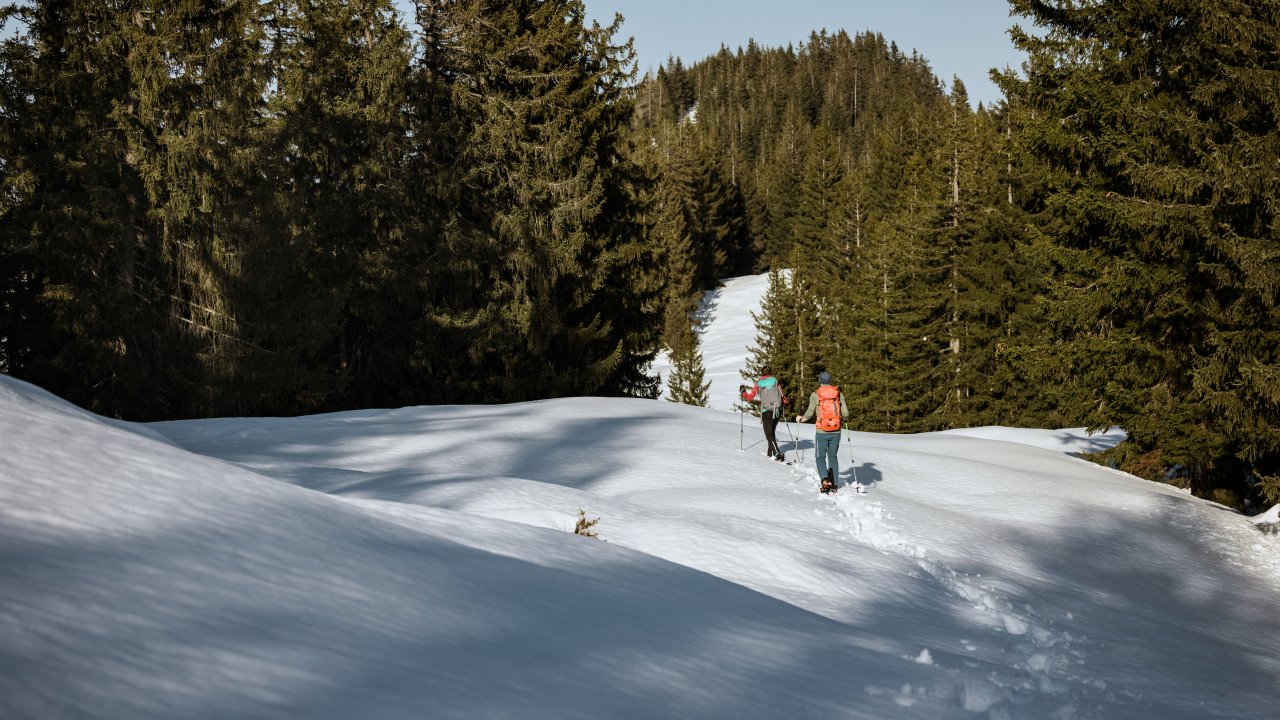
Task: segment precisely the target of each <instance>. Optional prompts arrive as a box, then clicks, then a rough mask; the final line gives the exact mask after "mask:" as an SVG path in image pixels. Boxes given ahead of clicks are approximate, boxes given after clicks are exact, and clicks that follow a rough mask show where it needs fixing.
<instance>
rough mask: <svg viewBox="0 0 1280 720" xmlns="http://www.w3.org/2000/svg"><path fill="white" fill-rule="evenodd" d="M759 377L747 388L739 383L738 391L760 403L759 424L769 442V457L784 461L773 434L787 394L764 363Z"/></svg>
mask: <svg viewBox="0 0 1280 720" xmlns="http://www.w3.org/2000/svg"><path fill="white" fill-rule="evenodd" d="M760 372H761V374H760V379H759V380H756V382H755V384H754V385H752V386H751V389H750V390H748V389H747V386H746V385H739V386H738V392H740V393H742V399H743V400H745V401H747V402H752V401H756V400H757V399H758V401H759V403H760V424H761V425H762V426H763V427H764V439H765V440H767V441H768V443H769V453H768V454H769V457H771V458H773V459H775V460H777V461H778V462H786V458H785V457H783V455H782V450H780V449H779V448H778V439H777V438H776V437H775V436H774V433H775V431H776V430H777V429H778V419H779V418H781V417H782V408H784V407H785V406H786V405H787V394H786V392H784V391H783V389H782V384H781V383H779V382H778V379H777V378H775V377H774V376H773V371H772V370H770V369H769V367H768V366H767V365H766V366H765V367H763V368H761V371H760Z"/></svg>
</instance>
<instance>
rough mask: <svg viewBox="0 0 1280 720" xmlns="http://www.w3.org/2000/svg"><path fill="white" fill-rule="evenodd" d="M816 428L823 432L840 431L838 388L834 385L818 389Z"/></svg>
mask: <svg viewBox="0 0 1280 720" xmlns="http://www.w3.org/2000/svg"><path fill="white" fill-rule="evenodd" d="M816 427H817V428H818V429H819V430H821V431H823V432H836V431H837V430H839V429H840V388H838V387H836V386H835V385H823V386H822V387H820V388H818V422H817V425H816Z"/></svg>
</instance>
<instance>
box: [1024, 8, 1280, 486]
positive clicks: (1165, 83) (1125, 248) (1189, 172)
mask: <svg viewBox="0 0 1280 720" xmlns="http://www.w3.org/2000/svg"><path fill="white" fill-rule="evenodd" d="M1013 6H1014V9H1015V11H1017V12H1018V13H1019V14H1022V15H1025V16H1028V17H1030V18H1031V19H1033V20H1034V21H1035V22H1036V23H1037V24H1038V25H1040V26H1042V27H1044V28H1045V29H1046V32H1045V33H1044V34H1043V35H1032V34H1030V33H1026V32H1017V33H1015V42H1016V43H1017V45H1018V46H1019V47H1021V48H1023V49H1024V50H1026V51H1027V52H1028V53H1029V55H1030V62H1029V65H1028V67H1029V72H1028V76H1027V78H1026V79H1025V80H1022V79H1019V78H1017V77H1016V76H1013V75H1012V74H1006V75H1004V76H1002V78H1001V84H1002V86H1003V87H1004V89H1005V92H1006V94H1008V95H1009V96H1010V98H1011V99H1013V100H1014V101H1016V103H1015V107H1017V108H1021V109H1023V110H1024V115H1023V117H1022V118H1021V121H1022V122H1023V123H1024V130H1023V132H1022V146H1023V148H1024V149H1025V150H1026V151H1027V152H1028V153H1029V155H1030V156H1031V157H1032V158H1035V159H1038V160H1039V161H1042V162H1044V163H1045V164H1046V165H1047V166H1048V167H1049V168H1050V169H1051V172H1052V174H1051V175H1050V177H1049V193H1050V194H1049V195H1048V198H1047V201H1046V204H1045V206H1044V207H1043V212H1042V213H1041V217H1040V222H1039V223H1038V225H1037V228H1038V231H1039V235H1038V240H1037V242H1038V246H1039V248H1040V249H1041V251H1042V252H1044V253H1046V254H1047V255H1048V256H1049V257H1051V258H1052V260H1053V263H1054V278H1053V279H1054V284H1053V288H1052V290H1053V294H1052V300H1053V305H1052V314H1051V318H1052V320H1053V322H1054V326H1055V330H1056V335H1057V339H1058V342H1056V343H1055V344H1054V345H1053V346H1052V349H1051V352H1052V356H1051V357H1050V356H1049V355H1048V354H1046V356H1045V357H1044V361H1043V364H1042V365H1041V370H1042V374H1043V376H1044V377H1046V378H1049V379H1051V380H1052V381H1053V382H1052V383H1049V385H1054V384H1058V385H1059V386H1060V387H1063V388H1064V389H1066V390H1067V392H1065V393H1063V394H1062V395H1061V396H1060V399H1061V401H1062V402H1064V403H1067V404H1069V406H1070V407H1073V408H1075V409H1076V411H1077V412H1080V413H1087V415H1086V417H1087V419H1088V422H1089V424H1090V425H1091V426H1094V427H1105V426H1108V425H1119V426H1121V427H1123V428H1125V430H1126V431H1128V433H1129V437H1130V441H1129V442H1130V444H1131V445H1132V446H1133V447H1134V448H1135V450H1136V451H1137V452H1142V453H1146V454H1147V456H1148V459H1149V460H1152V461H1154V462H1152V463H1150V464H1156V465H1165V466H1170V467H1173V466H1176V467H1181V468H1183V469H1185V472H1186V474H1187V476H1188V480H1189V483H1190V485H1191V487H1192V489H1193V491H1195V492H1196V493H1197V494H1200V495H1207V494H1209V493H1210V492H1211V491H1212V490H1213V488H1215V487H1227V488H1231V487H1235V488H1239V487H1240V486H1241V485H1242V484H1243V482H1244V479H1245V478H1247V477H1249V476H1251V475H1264V476H1266V475H1275V474H1276V472H1277V467H1276V457H1277V453H1280V375H1277V373H1276V372H1275V370H1274V369H1275V368H1276V367H1280V333H1278V332H1277V328H1278V327H1280V307H1278V303H1277V300H1278V299H1280V291H1278V290H1277V288H1280V236H1278V235H1277V228H1278V227H1280V222H1277V218H1276V208H1277V207H1280V202H1277V192H1278V191H1277V188H1280V182H1277V177H1278V176H1280V169H1278V168H1277V167H1276V164H1275V155H1276V153H1275V148H1276V147H1277V143H1280V94H1278V93H1277V92H1276V90H1275V89H1276V87H1277V85H1278V84H1280V65H1277V62H1276V53H1275V48H1276V47H1277V46H1280V3H1277V2H1275V0H1265V1H1264V2H1243V1H1242V0H1228V1H1226V2H1219V3H1201V2H1193V1H1192V0H1148V1H1147V2H1135V3H1118V2H1102V3H1074V2H1040V1H1038V0H1014V2H1013Z"/></svg>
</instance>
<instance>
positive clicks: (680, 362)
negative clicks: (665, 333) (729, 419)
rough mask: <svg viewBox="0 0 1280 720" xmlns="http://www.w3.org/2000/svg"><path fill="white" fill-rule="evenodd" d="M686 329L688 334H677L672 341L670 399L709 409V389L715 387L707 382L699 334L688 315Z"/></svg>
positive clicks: (685, 331)
mask: <svg viewBox="0 0 1280 720" xmlns="http://www.w3.org/2000/svg"><path fill="white" fill-rule="evenodd" d="M682 327H683V328H684V331H683V332H677V333H676V337H674V338H673V339H672V341H671V342H672V345H671V349H670V351H669V357H670V358H671V374H670V375H668V376H667V396H668V398H670V400H671V401H672V402H677V403H683V404H685V405H696V406H698V407H707V404H708V402H709V400H708V397H707V390H708V389H709V388H710V387H711V382H710V381H709V380H707V379H706V368H705V366H704V365H703V363H702V350H701V348H700V347H699V345H700V344H701V343H700V341H699V339H698V333H697V332H696V331H695V330H694V327H693V325H692V324H691V323H690V322H689V318H688V316H685V322H684V324H683V325H682Z"/></svg>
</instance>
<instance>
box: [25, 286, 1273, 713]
mask: <svg viewBox="0 0 1280 720" xmlns="http://www.w3.org/2000/svg"><path fill="white" fill-rule="evenodd" d="M722 300H723V298H722ZM736 309H737V308H731V307H729V306H728V305H727V304H723V303H722V304H721V305H720V311H722V312H726V313H727V312H728V311H730V310H736ZM734 342H735V343H736V342H737V341H734ZM722 352H723V348H722ZM736 384H737V380H736V378H735V379H734V380H733V386H736ZM740 420H741V418H740V416H739V415H738V414H736V413H732V412H727V411H725V410H722V409H701V408H692V407H686V406H679V405H674V404H671V403H667V402H663V401H650V400H637V399H608V398H571V399H561V400H548V401H541V402H530V403H521V404H513V405H493V406H439V407H408V408H400V409H380V410H377V409H375V410H364V411H357V412H347V413H335V414H328V415H316V416H309V417H299V418H226V419H215V420H193V421H182V422H171V423H154V424H146V425H135V424H130V423H121V422H116V421H110V420H106V419H103V418H100V417H97V416H94V415H92V414H90V413H87V412H85V411H83V410H81V409H79V408H76V407H73V406H71V405H69V404H67V403H65V402H63V401H62V400H60V399H58V398H56V397H53V396H51V395H49V394H48V393H46V392H44V391H43V390H41V389H39V388H37V387H34V386H32V385H29V384H26V383H23V382H20V381H17V380H14V379H12V378H9V377H5V376H0V438H3V443H4V453H3V455H2V457H3V458H4V461H3V463H0V547H2V548H4V551H3V555H0V557H2V558H3V559H0V717H3V718H5V719H6V720H22V719H27V718H30V719H33V720H34V719H37V718H40V719H43V718H50V717H77V718H131V719H132V718H143V719H145V718H156V719H157V720H158V719H160V718H164V719H166V720H167V719H169V718H175V717H182V718H224V717H245V718H303V717H305V718H319V719H322V720H326V719H330V718H332V719H334V720H338V719H344V720H345V719H347V718H355V717H359V718H406V719H408V718H415V719H416V718H423V717H430V718H496V717H519V718H558V719H559V718H621V719H623V720H630V719H632V718H634V719H636V720H639V719H641V718H726V719H727V718H745V717H750V718H974V717H984V718H991V719H993V720H999V719H1004V718H1068V719H1069V718H1081V719H1083V718H1188V719H1190V718H1209V717H1223V718H1258V719H1259V720H1261V718H1269V717H1272V716H1273V715H1274V710H1275V707H1276V706H1277V703H1278V702H1280V689H1278V688H1280V613H1277V612H1276V608H1277V607H1280V560H1278V559H1280V538H1277V536H1276V535H1274V534H1269V533H1265V532H1259V529H1260V526H1258V525H1255V523H1254V522H1250V520H1249V519H1246V518H1244V517H1241V516H1240V515H1238V514H1236V513H1233V512H1229V511H1227V510H1225V509H1223V508H1221V507H1219V506H1217V505H1214V504H1212V503H1209V502H1206V501H1203V500H1199V499H1196V498H1192V497H1189V496H1187V495H1185V494H1183V493H1181V492H1179V491H1177V490H1175V489H1173V488H1170V487H1166V486H1163V485H1158V484H1154V483H1149V482H1146V481H1142V480H1138V479H1136V478H1133V477H1131V476H1128V475H1124V474H1122V473H1118V472H1115V471H1112V470H1108V469H1106V468H1103V467H1099V466H1097V465H1094V464H1091V463H1088V462H1085V461H1083V460H1080V459H1077V458H1075V457H1073V456H1071V455H1070V454H1069V453H1070V452H1073V451H1075V450H1077V449H1078V448H1079V446H1080V443H1094V442H1105V439H1100V438H1097V437H1094V438H1086V437H1084V436H1083V434H1082V433H1080V432H1078V431H1071V430H1065V431H1063V430H1019V431H1016V432H1012V431H1008V429H999V428H978V429H973V430H971V431H956V432H951V433H931V434H925V435H913V436H891V435H877V434H864V433H854V434H852V435H851V436H850V437H849V438H848V440H847V442H846V443H845V444H844V446H843V447H842V448H841V457H840V460H841V480H842V482H843V483H844V485H845V488H844V489H842V490H841V491H840V492H839V493H838V494H836V495H834V496H823V495H820V494H818V493H817V491H816V490H817V480H816V477H815V474H814V471H813V470H812V468H811V467H809V466H808V465H807V464H805V463H799V464H796V465H785V464H781V463H776V462H773V461H770V460H768V459H766V458H764V457H763V455H762V454H761V453H762V449H763V448H762V446H760V445H759V444H754V445H753V443H756V442H757V441H758V439H759V430H758V428H756V427H754V426H752V425H748V426H747V427H746V428H745V432H744V430H743V428H742V426H741V425H740ZM974 435H977V436H978V437H975V436H974ZM780 436H781V438H782V439H783V445H784V448H785V449H786V450H787V451H788V455H789V456H794V457H796V458H799V457H800V456H801V455H802V454H804V456H805V459H806V460H808V459H809V458H811V452H812V428H811V427H801V426H798V425H789V426H784V428H783V429H781V430H780ZM853 482H858V483H860V484H863V485H865V486H867V487H868V488H869V490H870V492H869V493H868V494H866V495H857V494H853V493H851V492H848V489H849V484H850V483H853ZM579 511H583V512H584V515H585V517H587V518H591V519H595V518H599V522H598V524H597V525H596V526H595V527H594V528H593V530H595V531H596V532H597V533H598V534H599V537H600V540H603V541H604V542H601V541H597V540H592V539H589V538H585V537H580V536H577V535H575V534H574V533H573V532H572V530H573V527H574V524H575V521H576V519H577V517H578V514H579ZM1273 513H1274V511H1273ZM1254 520H1255V521H1256V520H1258V519H1257V518H1255V519H1254Z"/></svg>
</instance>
